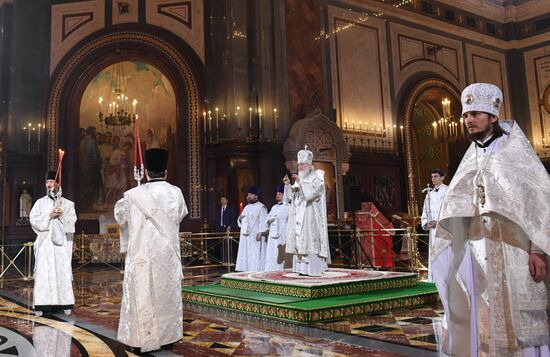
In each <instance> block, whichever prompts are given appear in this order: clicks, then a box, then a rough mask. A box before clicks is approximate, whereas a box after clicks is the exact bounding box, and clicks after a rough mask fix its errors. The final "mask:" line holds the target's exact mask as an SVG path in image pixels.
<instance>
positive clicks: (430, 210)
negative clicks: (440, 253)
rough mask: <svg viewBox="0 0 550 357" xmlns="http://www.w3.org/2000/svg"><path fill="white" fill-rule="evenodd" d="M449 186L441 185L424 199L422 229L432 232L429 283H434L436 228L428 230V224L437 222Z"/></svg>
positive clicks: (429, 249) (429, 244) (429, 246)
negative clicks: (433, 260)
mask: <svg viewBox="0 0 550 357" xmlns="http://www.w3.org/2000/svg"><path fill="white" fill-rule="evenodd" d="M447 187H448V186H447V185H445V184H441V185H439V187H436V188H435V189H433V190H432V191H430V192H428V193H427V194H426V198H425V199H424V207H423V208H422V218H421V223H422V229H424V230H425V231H427V230H429V232H430V241H429V243H428V257H429V258H428V281H429V282H432V281H433V279H432V264H431V261H432V258H431V256H432V251H433V248H432V245H433V244H434V241H435V227H434V228H428V227H427V226H426V224H428V222H429V221H431V220H435V221H437V220H438V218H439V210H440V209H441V203H443V198H444V197H445V192H447Z"/></svg>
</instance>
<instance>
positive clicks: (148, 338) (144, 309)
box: [114, 148, 187, 352]
mask: <svg viewBox="0 0 550 357" xmlns="http://www.w3.org/2000/svg"><path fill="white" fill-rule="evenodd" d="M145 157H146V163H147V170H146V173H147V183H146V184H144V185H141V186H137V187H135V188H133V189H131V190H128V191H126V192H125V193H124V198H122V199H120V200H119V201H118V202H117V203H116V205H115V212H114V214H115V219H116V221H117V222H118V224H120V227H121V234H120V249H121V252H122V253H126V260H125V265H124V281H123V295H122V303H121V306H120V320H119V325H118V336H117V338H118V340H119V341H121V342H122V343H124V344H126V345H128V346H131V347H135V348H139V349H140V350H141V352H148V351H154V350H158V349H160V348H161V347H168V346H170V345H171V344H173V343H175V342H177V341H179V340H181V339H182V337H183V306H182V295H181V280H182V278H183V271H182V266H181V255H180V240H179V226H180V222H181V220H182V219H183V218H184V217H185V216H186V215H187V206H186V205H185V200H184V198H183V194H182V192H181V190H180V189H179V188H178V187H176V186H173V185H171V184H169V183H168V182H166V165H167V163H168V151H166V150H164V149H158V148H155V149H149V150H147V151H146V152H145Z"/></svg>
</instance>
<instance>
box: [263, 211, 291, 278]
mask: <svg viewBox="0 0 550 357" xmlns="http://www.w3.org/2000/svg"><path fill="white" fill-rule="evenodd" d="M288 208H289V204H288V203H282V202H281V203H278V204H276V205H274V206H273V207H271V211H270V212H269V214H268V215H267V221H266V223H267V229H268V234H267V244H266V248H265V266H264V271H273V270H282V269H283V268H284V265H285V255H286V254H285V243H286V227H287V224H288ZM270 220H272V221H271V224H269V223H268V222H269V221H270Z"/></svg>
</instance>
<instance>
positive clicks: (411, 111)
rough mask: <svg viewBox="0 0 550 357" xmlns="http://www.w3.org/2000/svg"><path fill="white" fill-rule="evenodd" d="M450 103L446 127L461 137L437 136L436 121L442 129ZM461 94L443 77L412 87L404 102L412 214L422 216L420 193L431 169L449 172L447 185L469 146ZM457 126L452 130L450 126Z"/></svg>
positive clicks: (408, 199) (428, 181) (428, 178)
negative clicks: (444, 104)
mask: <svg viewBox="0 0 550 357" xmlns="http://www.w3.org/2000/svg"><path fill="white" fill-rule="evenodd" d="M444 98H448V99H449V100H450V114H451V118H450V119H448V121H447V122H446V124H445V126H446V129H445V130H448V131H447V133H449V130H452V131H453V133H454V132H455V131H456V132H457V133H458V134H464V135H457V136H459V138H453V137H451V135H446V136H445V137H443V136H442V135H436V134H434V125H433V123H434V122H437V123H438V125H440V126H439V130H441V124H440V123H441V122H440V120H441V117H442V116H443V113H442V111H443V109H442V100H443V99H444ZM460 117H461V104H460V92H459V91H458V90H457V89H456V88H455V87H454V86H453V85H452V84H451V83H449V82H447V81H446V80H444V79H440V78H429V79H424V80H421V81H420V82H418V83H417V84H416V85H414V86H413V88H412V89H411V91H410V92H409V94H408V96H407V97H406V100H405V103H404V116H403V123H404V127H405V138H404V139H405V140H404V154H405V166H406V172H407V201H408V209H409V213H411V214H412V215H413V216H416V217H417V216H419V214H420V213H421V209H420V208H419V206H418V204H419V203H421V202H422V201H423V197H422V194H421V190H422V189H423V188H424V187H425V186H426V185H427V184H428V183H429V184H430V185H431V180H430V170H431V169H432V168H434V167H439V168H442V169H444V170H445V171H446V172H447V183H448V182H449V181H450V179H451V178H452V175H453V174H454V172H455V171H456V169H457V167H458V165H459V163H460V160H461V159H462V156H463V155H464V153H465V152H466V149H467V147H468V141H467V140H466V137H465V130H464V129H463V128H461V125H462V124H461V123H460ZM452 122H455V123H457V125H456V126H454V127H453V129H449V124H450V123H452Z"/></svg>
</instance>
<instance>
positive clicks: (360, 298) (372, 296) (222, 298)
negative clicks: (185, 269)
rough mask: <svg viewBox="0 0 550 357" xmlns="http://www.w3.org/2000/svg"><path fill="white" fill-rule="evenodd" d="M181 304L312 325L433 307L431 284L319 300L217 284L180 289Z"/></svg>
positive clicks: (433, 288)
mask: <svg viewBox="0 0 550 357" xmlns="http://www.w3.org/2000/svg"><path fill="white" fill-rule="evenodd" d="M183 298H184V301H187V302H192V303H198V304H205V305H209V306H213V307H219V308H223V309H230V310H237V311H242V312H246V313H252V314H256V315H262V316H266V317H270V318H276V319H281V320H285V321H289V322H294V323H304V324H309V323H315V322H321V321H330V320H337V319H342V318H347V317H351V316H357V315H363V314H369V313H373V312H380V311H386V310H390V309H396V308H403V307H411V306H416V305H423V304H428V303H433V302H435V301H437V300H438V295H437V289H436V287H435V285H434V284H431V283H424V282H419V283H417V284H416V285H415V286H407V287H401V288H393V289H385V290H378V291H371V292H366V293H358V294H346V295H340V296H330V297H322V298H304V297H293V296H285V295H279V294H270V293H265V292H258V291H246V290H240V289H234V288H228V287H223V286H221V285H219V284H213V285H204V286H192V287H186V288H184V289H183Z"/></svg>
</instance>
